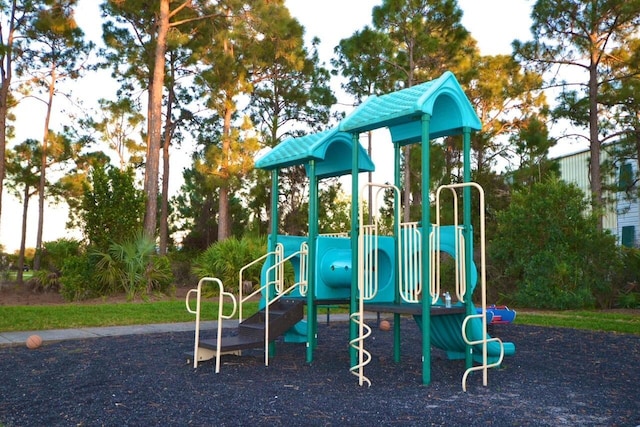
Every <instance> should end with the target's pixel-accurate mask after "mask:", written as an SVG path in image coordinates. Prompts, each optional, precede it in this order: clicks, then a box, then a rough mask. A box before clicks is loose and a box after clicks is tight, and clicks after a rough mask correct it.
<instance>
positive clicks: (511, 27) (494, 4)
mask: <svg viewBox="0 0 640 427" xmlns="http://www.w3.org/2000/svg"><path fill="white" fill-rule="evenodd" d="M381 3H382V0H317V1H314V0H286V5H287V7H288V8H289V10H290V11H291V14H292V16H294V17H295V18H297V19H298V21H300V23H301V24H302V25H303V26H304V27H305V29H306V33H305V34H306V39H307V41H310V40H311V38H312V37H314V36H317V37H318V38H320V40H321V44H320V55H321V60H322V61H324V62H325V66H327V67H330V63H329V60H330V58H331V56H332V54H333V48H334V46H336V45H337V44H338V43H339V41H340V40H341V39H344V38H347V37H350V36H351V35H352V34H353V33H354V32H355V31H357V30H359V29H362V28H363V27H364V26H365V25H371V10H372V9H373V7H374V6H376V5H379V4H381ZM533 3H534V1H533V0H458V4H459V6H460V8H461V9H462V10H463V12H464V16H463V18H462V24H463V25H464V26H465V27H466V28H467V30H469V31H470V33H471V35H472V36H473V37H474V38H475V39H476V40H477V41H478V46H479V48H480V51H481V53H482V54H483V55H496V54H509V53H511V42H512V41H513V40H514V39H521V40H526V39H528V38H529V37H530V33H529V27H530V18H529V14H530V9H531V6H532V5H533ZM99 4H100V2H98V1H97V0H80V1H79V2H78V9H77V13H76V17H77V20H78V23H79V25H80V26H81V27H82V29H83V30H84V32H85V35H86V36H87V37H88V38H90V39H94V40H99V39H100V37H101V24H100V17H99ZM505 17H507V19H505ZM337 87H339V83H338V84H337ZM115 88H116V86H115V85H114V84H113V83H112V82H109V81H108V80H107V79H105V78H104V77H98V76H92V77H91V78H90V79H87V82H86V83H85V84H84V85H83V89H81V90H82V91H83V92H84V93H83V96H84V97H86V99H88V100H89V102H91V103H95V101H96V100H97V99H98V98H109V99H114V98H115V94H114V93H113V92H114V90H115ZM336 91H337V89H336ZM337 96H338V101H339V102H344V103H347V102H351V100H349V99H342V98H343V96H344V95H343V94H339V93H338V94H337ZM56 102H58V101H56ZM61 104H62V102H61ZM61 104H58V105H61ZM60 108H62V107H60ZM40 111H42V112H43V111H44V110H43V107H42V106H39V104H37V103H36V104H29V105H24V106H23V108H20V109H19V110H18V111H17V114H18V116H19V118H22V120H28V126H26V127H21V128H20V129H17V130H18V137H17V138H16V139H15V140H14V141H13V142H14V143H16V142H22V141H24V139H25V138H28V137H31V138H37V139H40V138H41V137H42V128H43V126H44V116H43V115H40V116H39V115H38V112H40ZM56 116H57V117H56ZM65 119H67V120H68V118H67V113H65V112H64V111H59V112H58V114H56V115H55V116H54V122H55V121H56V120H57V121H58V122H61V121H62V120H65ZM23 123H24V121H23ZM52 127H53V128H54V129H56V127H55V125H53V126H52ZM189 154H190V153H174V154H173V155H172V156H173V158H174V159H176V155H177V156H180V155H184V157H185V158H186V159H188V158H189ZM373 160H374V163H375V162H376V158H375V155H374V159H373ZM181 169H182V168H181V167H180V168H178V167H175V166H174V167H173V176H172V188H174V189H178V188H179V187H180V180H181ZM178 178H179V179H178ZM2 204H3V209H2V223H1V224H0V243H2V244H3V245H4V247H5V250H6V251H7V252H13V251H15V250H17V249H18V248H19V245H20V229H21V226H22V205H21V204H20V203H19V202H18V201H17V200H16V199H15V198H13V197H12V196H10V195H9V194H7V193H6V191H5V194H4V195H3V198H2ZM37 209H38V202H37V199H36V198H32V199H31V201H30V204H29V227H28V230H27V247H35V243H36V237H35V236H36V231H37ZM65 222H66V208H62V209H61V208H56V207H52V206H45V224H44V241H45V242H46V241H51V240H55V239H58V238H61V237H70V238H78V237H80V235H79V233H78V232H77V231H76V232H74V231H68V230H65V229H64V223H65Z"/></svg>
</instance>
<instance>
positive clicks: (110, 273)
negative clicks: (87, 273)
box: [95, 234, 173, 299]
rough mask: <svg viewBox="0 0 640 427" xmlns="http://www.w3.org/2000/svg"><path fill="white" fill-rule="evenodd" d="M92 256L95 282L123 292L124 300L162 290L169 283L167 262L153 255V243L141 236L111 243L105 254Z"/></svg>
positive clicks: (170, 277) (170, 279) (171, 276)
mask: <svg viewBox="0 0 640 427" xmlns="http://www.w3.org/2000/svg"><path fill="white" fill-rule="evenodd" d="M95 256H96V257H97V258H98V261H97V263H96V272H95V277H96V279H97V280H98V281H100V282H101V283H102V284H103V285H104V286H106V287H107V289H114V290H124V291H125V292H126V294H127V298H128V299H133V298H134V297H135V296H136V295H137V294H141V293H147V294H148V293H150V292H152V291H154V290H159V291H163V290H166V289H167V288H168V286H169V285H170V284H171V282H172V281H173V274H172V272H171V263H170V262H169V260H168V258H166V257H164V256H158V255H156V251H155V242H154V241H153V240H151V239H149V238H147V237H145V236H144V235H142V234H139V235H138V236H137V237H135V238H133V239H131V240H128V241H125V242H123V243H112V244H111V245H110V246H109V250H108V251H107V252H96V253H95Z"/></svg>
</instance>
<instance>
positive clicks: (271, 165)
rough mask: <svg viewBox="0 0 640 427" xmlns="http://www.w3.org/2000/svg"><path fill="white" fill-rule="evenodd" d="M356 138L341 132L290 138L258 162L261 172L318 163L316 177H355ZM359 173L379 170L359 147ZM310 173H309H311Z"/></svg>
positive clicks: (325, 132)
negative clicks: (352, 162) (353, 160)
mask: <svg viewBox="0 0 640 427" xmlns="http://www.w3.org/2000/svg"><path fill="white" fill-rule="evenodd" d="M352 147H353V136H352V135H351V134H349V133H346V132H340V131H338V129H337V128H333V129H331V130H328V131H324V132H319V133H315V134H312V135H306V136H302V137H299V138H289V139H286V140H284V141H282V142H281V143H280V144H278V145H276V146H275V147H274V148H273V149H272V150H271V151H269V152H268V153H266V154H265V155H263V156H262V157H260V158H259V159H258V160H256V163H255V166H256V168H258V169H266V170H272V169H282V168H286V167H290V166H296V165H305V166H306V167H307V168H308V165H309V162H310V161H311V160H315V161H316V176H318V177H319V178H327V177H332V176H341V175H347V174H350V173H351V166H352V165H351V158H352ZM358 150H359V154H358V159H359V171H360V172H369V171H373V170H375V167H374V165H373V162H372V161H371V159H370V158H369V156H368V155H367V152H366V150H365V149H364V148H363V147H362V146H361V145H360V144H358ZM307 173H308V170H307Z"/></svg>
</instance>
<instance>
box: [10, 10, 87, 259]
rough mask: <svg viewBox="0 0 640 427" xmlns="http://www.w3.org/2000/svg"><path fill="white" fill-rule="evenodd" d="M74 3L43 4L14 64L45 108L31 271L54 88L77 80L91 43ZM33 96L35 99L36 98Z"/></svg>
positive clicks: (38, 238)
mask: <svg viewBox="0 0 640 427" xmlns="http://www.w3.org/2000/svg"><path fill="white" fill-rule="evenodd" d="M75 5H76V0H66V1H56V0H47V1H45V2H44V3H43V4H42V5H41V6H40V7H39V8H38V10H37V12H36V13H35V14H34V16H33V17H32V19H31V20H30V22H29V27H28V28H26V30H25V36H26V37H27V38H28V39H29V44H28V45H25V46H24V48H23V49H22V51H21V56H20V60H19V61H17V74H18V75H19V76H28V77H29V80H28V81H27V83H26V90H35V91H37V93H38V94H39V95H42V97H41V98H40V97H39V98H38V99H39V100H41V101H42V102H44V104H45V107H46V113H45V119H44V130H43V135H42V149H41V156H42V159H41V162H42V163H41V164H42V168H41V172H40V183H39V186H38V196H39V198H38V232H37V235H36V256H35V259H34V263H33V268H34V269H35V270H38V269H39V268H40V259H41V251H40V250H41V248H42V233H43V228H44V200H45V197H46V194H45V185H46V171H47V166H48V165H47V157H48V155H49V154H48V144H49V143H50V141H49V124H50V120H51V114H52V111H53V101H54V98H55V95H56V93H57V91H58V88H57V85H58V83H60V82H61V81H63V80H65V79H77V78H78V77H79V75H80V73H81V71H82V70H83V69H84V68H85V66H86V61H87V59H88V56H89V52H90V51H91V50H92V49H93V43H91V42H89V43H86V42H85V41H84V33H83V32H82V30H81V29H80V28H79V27H78V26H77V24H76V21H75V19H74V16H73V13H74V10H73V8H74V7H75ZM36 96H37V95H36Z"/></svg>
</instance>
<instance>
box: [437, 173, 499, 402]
mask: <svg viewBox="0 0 640 427" xmlns="http://www.w3.org/2000/svg"><path fill="white" fill-rule="evenodd" d="M468 187H471V188H475V189H476V190H477V191H478V195H479V211H480V278H479V279H480V298H481V307H482V311H481V313H479V314H470V315H468V316H466V318H465V319H464V321H463V322H462V330H461V332H462V337H463V339H464V341H465V342H466V343H467V344H468V345H470V346H477V345H481V346H482V364H481V365H478V366H472V367H470V368H468V369H467V370H466V371H465V373H464V375H463V376H462V390H464V391H466V390H467V386H466V381H467V377H468V376H469V374H470V373H471V372H473V371H480V370H481V371H482V384H483V385H484V386H486V385H487V382H488V378H487V377H488V373H487V371H488V369H489V368H494V367H496V366H499V365H500V364H501V363H502V358H503V357H504V346H503V345H502V341H501V340H500V339H499V338H488V335H487V277H486V255H485V254H486V248H485V245H486V236H485V204H484V190H483V188H482V187H481V186H480V185H479V184H477V183H475V182H466V183H460V184H449V185H443V186H441V187H439V188H438V190H437V191H436V212H437V213H438V214H437V221H436V225H435V227H434V230H436V235H437V234H438V233H439V228H440V214H439V213H440V193H441V191H442V190H444V189H448V190H451V192H452V194H453V200H454V228H455V238H454V241H455V243H454V244H455V252H456V254H455V255H456V256H455V258H456V295H457V297H458V300H459V301H461V302H464V296H465V294H466V291H467V283H466V274H465V269H464V265H465V262H466V260H465V257H464V256H465V255H464V253H465V250H464V243H465V242H464V237H463V235H462V228H461V227H460V226H459V224H458V202H457V200H458V194H457V190H458V189H460V188H468ZM436 239H439V237H436ZM436 245H437V246H436V248H438V247H439V240H436ZM436 252H438V255H439V251H436ZM437 266H438V267H436V268H439V258H438V264H437ZM436 278H437V279H438V280H437V282H438V283H437V285H436V288H437V290H436V289H434V290H433V291H436V292H437V293H436V294H435V295H436V297H437V296H438V295H439V294H440V284H439V273H437V274H436ZM433 291H432V292H433ZM474 318H477V319H480V321H481V322H482V333H481V337H480V339H477V340H470V339H469V338H468V337H467V323H468V322H469V321H470V320H471V319H474ZM490 342H497V343H498V344H499V346H500V357H499V358H498V361H497V362H495V363H488V344H489V343H490Z"/></svg>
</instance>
